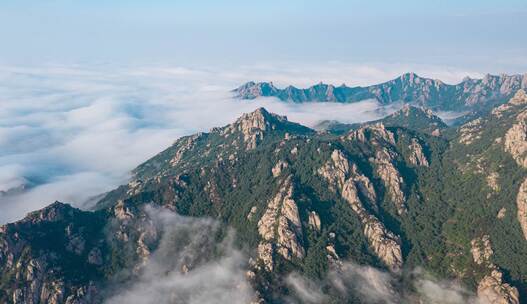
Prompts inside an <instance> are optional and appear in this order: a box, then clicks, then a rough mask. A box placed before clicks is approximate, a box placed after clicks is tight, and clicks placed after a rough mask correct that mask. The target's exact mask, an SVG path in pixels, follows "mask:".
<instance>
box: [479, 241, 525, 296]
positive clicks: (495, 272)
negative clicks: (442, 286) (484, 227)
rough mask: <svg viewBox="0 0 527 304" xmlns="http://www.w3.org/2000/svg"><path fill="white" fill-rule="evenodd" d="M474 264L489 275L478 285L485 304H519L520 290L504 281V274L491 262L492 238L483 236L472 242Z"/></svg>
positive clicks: (492, 252)
mask: <svg viewBox="0 0 527 304" xmlns="http://www.w3.org/2000/svg"><path fill="white" fill-rule="evenodd" d="M470 245H471V250H470V251H471V253H472V258H473V260H474V263H476V264H478V265H481V266H484V267H485V268H487V271H488V274H487V275H485V276H484V277H483V279H481V281H480V282H479V284H478V288H477V294H478V299H479V301H480V302H482V303H485V304H519V303H520V300H519V293H518V290H517V289H516V288H515V287H513V286H511V285H510V284H507V283H505V282H504V281H503V273H502V272H501V271H500V270H499V268H498V267H497V266H496V265H494V264H493V263H492V261H491V258H492V255H493V254H494V251H493V250H492V245H491V243H490V237H489V236H488V235H483V236H482V237H480V238H475V239H473V240H472V241H471V242H470Z"/></svg>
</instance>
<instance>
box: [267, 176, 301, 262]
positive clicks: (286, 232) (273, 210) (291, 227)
mask: <svg viewBox="0 0 527 304" xmlns="http://www.w3.org/2000/svg"><path fill="white" fill-rule="evenodd" d="M258 233H259V234H260V236H261V238H262V242H261V243H260V246H261V247H262V250H260V249H259V257H260V260H262V261H264V265H266V268H267V269H270V268H272V266H269V265H267V264H266V262H269V261H272V260H271V259H269V258H268V255H269V254H268V253H269V252H268V251H269V246H268V244H271V243H273V242H274V245H275V246H273V247H276V248H273V247H271V248H273V249H276V252H277V253H278V254H280V255H281V256H282V257H284V258H285V259H287V260H291V259H292V258H298V259H302V258H304V256H305V250H304V247H303V244H302V240H303V232H302V223H301V221H300V216H299V214H298V207H297V205H296V202H295V201H294V199H293V183H292V181H291V177H290V176H288V177H286V178H285V179H284V180H283V181H282V182H281V184H280V189H279V190H278V192H277V194H276V195H275V196H274V198H273V199H271V201H270V202H269V203H268V204H267V209H266V211H265V213H264V215H263V216H262V218H261V219H260V221H258ZM264 249H265V250H264ZM260 251H261V252H262V254H264V256H261V255H260ZM271 256H272V254H271Z"/></svg>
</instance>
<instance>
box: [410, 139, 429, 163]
mask: <svg viewBox="0 0 527 304" xmlns="http://www.w3.org/2000/svg"><path fill="white" fill-rule="evenodd" d="M408 148H409V149H410V163H411V164H413V165H415V166H423V167H428V166H429V164H428V159H427V158H426V156H425V154H424V153H423V147H422V146H421V145H420V144H419V141H417V139H415V138H412V143H411V144H410V146H409V147H408Z"/></svg>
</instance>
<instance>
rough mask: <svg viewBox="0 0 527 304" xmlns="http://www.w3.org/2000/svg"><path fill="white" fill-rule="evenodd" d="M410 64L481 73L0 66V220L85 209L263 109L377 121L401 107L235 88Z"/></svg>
mask: <svg viewBox="0 0 527 304" xmlns="http://www.w3.org/2000/svg"><path fill="white" fill-rule="evenodd" d="M299 66H300V67H299ZM410 70H412V71H417V72H423V76H430V77H442V79H444V80H446V81H451V82H456V81H459V80H460V79H461V78H462V77H463V76H465V75H467V74H469V75H471V76H479V75H478V74H477V73H472V72H469V73H466V72H460V71H458V70H452V69H450V70H449V69H443V70H441V69H438V68H433V67H422V66H420V67H416V66H402V65H388V66H386V67H385V68H384V69H381V68H379V67H376V66H365V65H346V64H342V63H338V62H333V63H328V64H325V65H281V66H275V65H259V66H251V67H248V66H245V67H237V68H232V67H228V68H220V67H217V68H200V69H195V68H185V67H166V66H160V65H149V66H147V67H145V66H107V65H102V64H100V65H70V66H62V65H43V66H40V67H19V66H18V67H12V66H0V208H1V212H0V224H1V223H5V222H8V221H14V220H16V219H19V218H21V217H23V215H24V214H26V213H27V212H29V211H32V210H35V209H38V208H41V207H43V206H45V205H47V204H49V203H51V202H53V201H55V200H59V201H63V202H68V203H72V204H74V205H76V206H81V205H82V203H83V202H85V201H86V200H87V199H89V198H90V197H92V196H94V195H97V194H99V193H101V192H104V191H108V190H111V189H113V188H115V187H116V186H118V185H119V184H121V183H124V182H126V179H127V177H128V172H129V171H130V170H131V169H133V168H134V167H135V166H137V165H138V164H140V163H141V162H143V161H145V160H146V159H147V158H149V157H151V156H153V155H155V154H156V153H157V152H159V151H161V150H163V149H164V148H165V147H167V146H169V145H170V144H171V143H172V142H173V141H174V140H175V139H177V138H178V137H180V136H182V135H187V134H191V133H194V132H198V131H207V130H209V129H210V128H212V127H215V126H222V125H225V124H227V123H230V122H232V121H234V120H235V119H236V118H237V117H238V116H240V115H241V114H242V113H244V112H250V111H253V110H254V109H256V108H257V107H260V106H263V107H266V108H267V109H268V110H269V111H271V112H275V113H279V114H281V115H287V116H288V117H289V119H290V120H292V121H296V122H300V123H303V124H306V125H308V126H309V125H314V124H315V123H316V122H318V121H319V120H323V119H332V120H339V121H342V122H359V121H366V120H372V119H377V118H379V117H380V116H383V115H385V114H386V113H387V112H389V111H393V110H395V109H394V108H388V109H381V110H379V105H378V104H377V103H376V102H374V101H364V102H360V103H357V104H353V105H343V104H333V103H328V104H320V103H313V104H305V105H298V104H285V103H282V102H279V101H277V100H275V99H272V98H267V99H259V100H255V101H239V100H234V99H232V98H231V94H230V93H229V90H231V89H233V88H235V87H236V86H238V85H240V84H242V83H244V82H246V81H248V80H256V81H260V80H267V81H269V80H272V81H274V82H275V83H277V84H279V85H285V84H290V83H291V84H295V85H299V86H307V85H310V84H313V83H316V82H319V81H321V80H322V81H325V82H331V83H342V82H346V83H347V84H349V85H356V84H368V83H377V82H381V81H385V80H388V79H390V78H393V77H396V76H398V75H400V74H401V73H403V72H406V71H410ZM424 71H428V72H424ZM2 193H3V194H2Z"/></svg>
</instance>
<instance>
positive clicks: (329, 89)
mask: <svg viewBox="0 0 527 304" xmlns="http://www.w3.org/2000/svg"><path fill="white" fill-rule="evenodd" d="M526 88H527V75H525V74H524V75H490V74H487V75H486V76H485V77H484V78H482V79H471V78H465V79H464V80H463V81H462V82H460V83H458V84H455V85H451V84H446V83H444V82H442V81H441V80H436V79H428V78H423V77H420V76H418V75H416V74H415V73H406V74H403V75H401V76H400V77H398V78H396V79H393V80H390V81H387V82H384V83H381V84H375V85H370V86H366V87H360V86H358V87H348V86H346V85H344V84H343V85H340V86H334V85H331V84H324V83H319V84H316V85H313V86H311V87H309V88H306V89H299V88H296V87H293V86H288V87H286V88H284V89H279V88H277V87H275V86H274V85H273V83H272V82H259V83H255V82H252V81H251V82H248V83H246V84H244V85H242V86H240V87H238V88H237V89H235V90H233V92H234V94H235V96H236V97H238V98H241V99H254V98H257V97H277V98H279V99H280V100H283V101H287V102H297V103H299V102H343V103H350V102H358V101H362V100H367V99H374V100H377V101H378V102H379V103H381V104H385V105H386V104H390V103H394V102H404V103H412V104H414V105H418V106H425V107H427V108H431V109H434V110H449V111H467V110H478V111H481V109H482V107H483V108H489V107H492V106H494V105H496V103H499V102H501V101H503V100H506V99H508V98H511V97H512V96H513V95H514V93H515V92H516V91H517V90H519V89H526Z"/></svg>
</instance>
